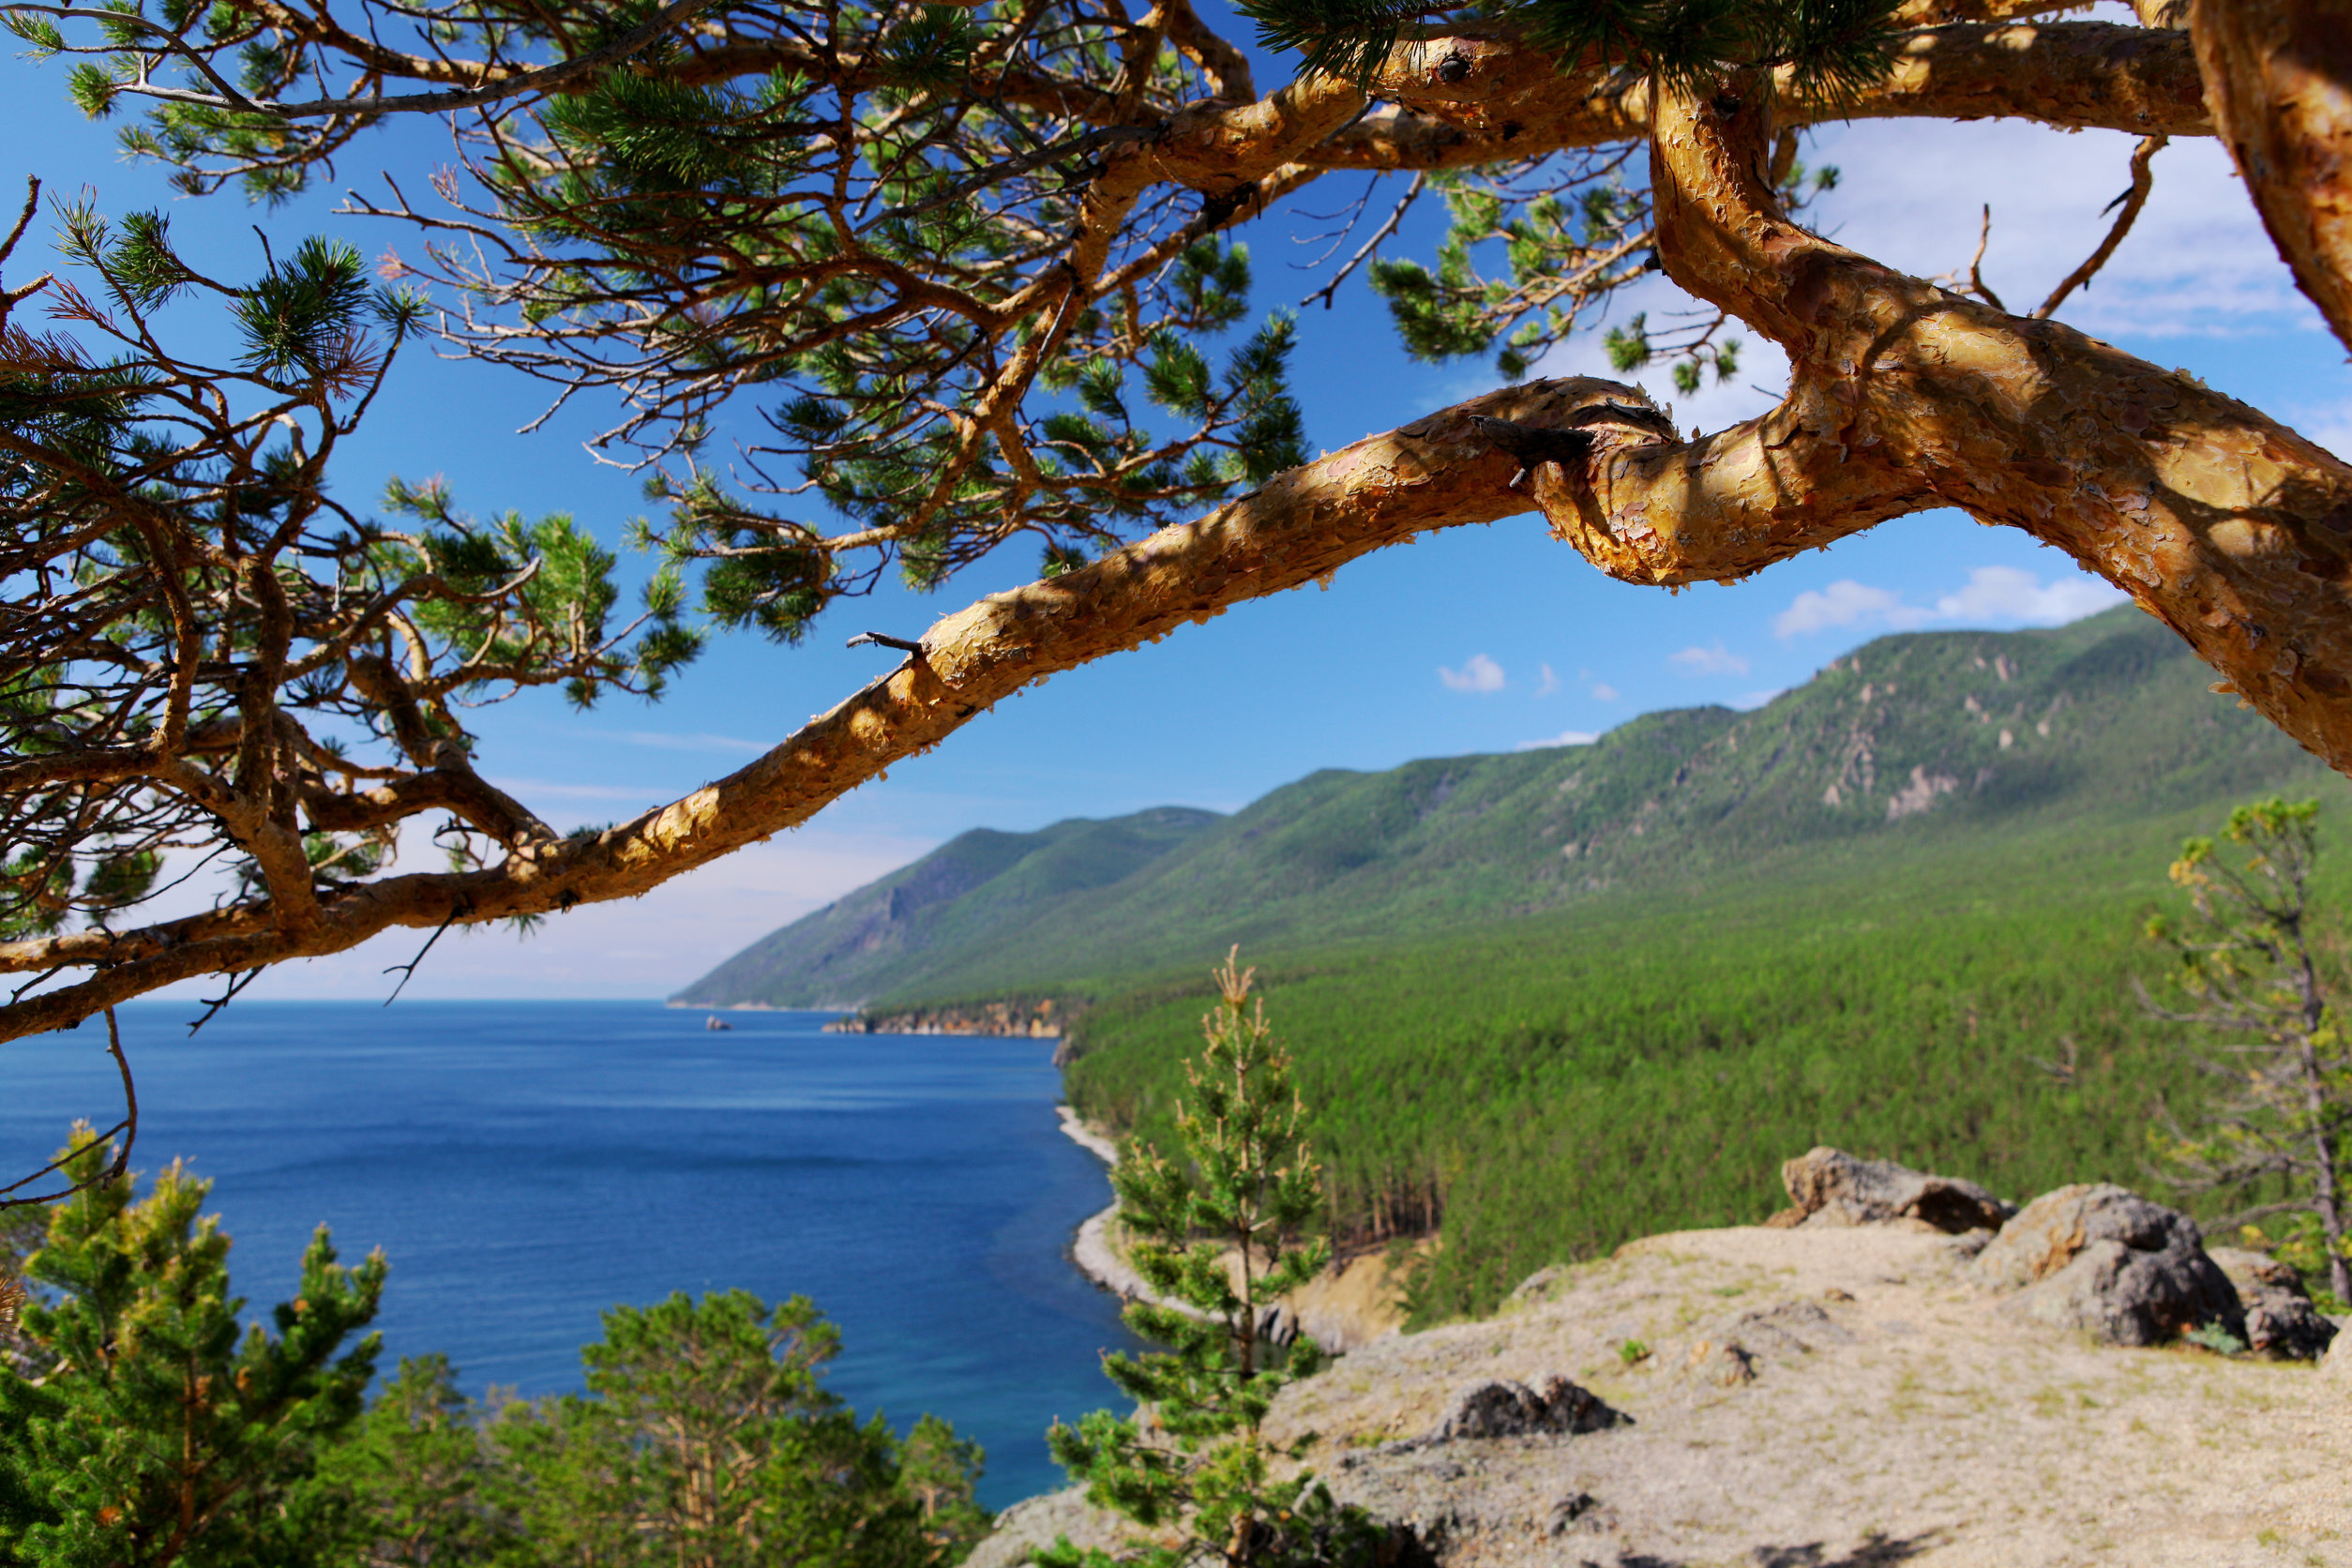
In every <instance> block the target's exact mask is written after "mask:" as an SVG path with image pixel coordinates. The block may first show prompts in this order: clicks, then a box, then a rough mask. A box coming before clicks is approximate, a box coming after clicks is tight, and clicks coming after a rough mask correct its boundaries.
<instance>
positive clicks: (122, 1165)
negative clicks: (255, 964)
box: [0, 971, 259, 1323]
mask: <svg viewBox="0 0 2352 1568" xmlns="http://www.w3.org/2000/svg"><path fill="white" fill-rule="evenodd" d="M258 972H259V971H256V973H258ZM106 1054H107V1055H109V1056H111V1057H113V1059H114V1065H115V1067H116V1068H118V1069H119V1070H120V1071H121V1073H122V1075H123V1119H122V1120H121V1121H119V1122H117V1123H114V1124H113V1126H111V1127H109V1128H107V1129H106V1130H105V1131H104V1132H102V1133H100V1134H98V1137H97V1138H96V1139H94V1140H93V1141H95V1142H99V1143H103V1142H106V1141H107V1140H108V1139H110V1138H113V1136H114V1135H115V1134H116V1133H120V1134H122V1135H123V1141H122V1142H121V1144H120V1145H118V1146H117V1147H116V1148H115V1150H114V1158H113V1161H111V1162H110V1163H109V1164H108V1165H107V1167H106V1168H105V1169H104V1170H101V1171H99V1172H98V1174H97V1175H95V1176H93V1177H91V1178H90V1179H89V1180H88V1181H86V1182H76V1183H75V1184H73V1185H71V1186H69V1187H62V1188H60V1189H59V1190H57V1191H55V1192H44V1193H39V1194H37V1195H35V1196H34V1197H31V1198H10V1197H9V1196H8V1194H10V1193H12V1192H15V1191H17V1190H18V1189H19V1188H21V1187H28V1186H31V1185H32V1184H34V1183H35V1182H38V1181H39V1180H40V1179H41V1178H42V1177H44V1176H46V1175H48V1174H49V1173H50V1172H51V1171H53V1170H54V1169H56V1168H58V1167H59V1166H62V1165H64V1164H65V1163H66V1162H67V1161H68V1160H70V1159H72V1158H73V1157H74V1156H75V1155H76V1154H78V1153H81V1152H82V1149H81V1148H80V1147H77V1148H72V1149H68V1150H67V1151H66V1152H65V1153H62V1154H60V1155H58V1156H57V1157H56V1158H55V1159H53V1160H52V1161H50V1162H49V1163H48V1164H47V1165H45V1166H42V1167H41V1168H39V1169H38V1170H36V1171H34V1172H33V1173H32V1174H31V1175H30V1176H25V1177H23V1178H20V1179H19V1180H17V1181H14V1182H11V1183H9V1184H8V1185H7V1186H5V1187H0V1209H26V1208H32V1207H34V1206H36V1205H38V1204H42V1203H59V1202H63V1201H64V1200H65V1199H68V1198H71V1197H72V1196H73V1195H74V1194H75V1193H78V1192H84V1191H87V1190H88V1189H89V1188H91V1187H94V1186H97V1185H98V1184H99V1183H101V1182H118V1181H120V1180H122V1178H123V1176H124V1175H125V1174H126V1173H127V1172H128V1170H129V1169H130V1148H131V1145H132V1144H134V1143H136V1142H138V1141H139V1091H138V1088H137V1086H136V1085H134V1084H133V1083H132V1082H131V1079H130V1059H129V1058H128V1057H127V1056H125V1055H124V1054H123V1032H122V1029H121V1028H120V1026H119V1025H117V1024H116V1023H115V1021H114V1009H113V1008H112V1007H109V1008H108V1009H106ZM83 1147H86V1145H84V1146H83ZM22 1301H23V1292H22V1291H21V1290H20V1291H19V1292H18V1293H17V1297H16V1300H15V1301H10V1300H9V1299H8V1281H6V1280H0V1323H5V1322H6V1321H7V1319H8V1315H9V1314H10V1313H11V1312H12V1311H13V1310H14V1308H15V1306H16V1304H18V1303H20V1302H22Z"/></svg>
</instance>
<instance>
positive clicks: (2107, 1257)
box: [1968, 1184, 2246, 1345]
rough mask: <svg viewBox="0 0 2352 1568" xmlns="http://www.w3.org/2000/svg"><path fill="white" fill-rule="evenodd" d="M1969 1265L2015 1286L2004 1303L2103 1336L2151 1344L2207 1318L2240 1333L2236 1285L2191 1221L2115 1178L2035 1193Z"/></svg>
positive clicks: (1991, 1280)
mask: <svg viewBox="0 0 2352 1568" xmlns="http://www.w3.org/2000/svg"><path fill="white" fill-rule="evenodd" d="M1968 1272H1969V1274H1971V1275H1972V1276H1973V1277H1974V1278H1975V1280H1976V1281H1977V1283H1978V1284H1980V1285H1983V1286H1984V1287H1985V1288H1987V1289H1994V1290H2000V1291H2014V1292H2016V1295H2015V1297H2014V1299H2013V1301H2012V1302H2011V1303H2010V1304H2009V1307H2010V1310H2013V1311H2014V1312H2016V1313H2018V1314H2019V1315H2021V1316H2023V1317H2026V1318H2029V1319H2033V1320H2035V1321H2037V1322H2043V1323H2047V1324H2050V1325H2051V1326H2053V1327H2056V1328H2068V1329H2079V1330H2082V1331H2083V1332H2085V1333H2087V1334H2090V1335H2091V1336H2092V1337H2094V1338H2096V1339H2099V1340H2102V1341H2103V1342H2105V1343H2107V1344H2110V1345H2158V1344H2162V1343H2164V1341H2166V1340H2168V1339H2171V1338H2173V1337H2174V1336H2175V1335H2177V1334H2181V1333H2184V1332H2185V1331H2187V1330H2189V1329H2194V1328H2201V1327H2205V1326H2207V1325H2211V1324H2218V1325H2220V1326H2221V1327H2222V1328H2224V1329H2226V1330H2227V1331H2228V1332H2229V1333H2230V1334H2234V1335H2236V1336H2237V1337H2238V1338H2239V1339H2241V1340H2242V1339H2244V1338H2245V1337H2246V1318H2245V1313H2244V1311H2243V1310H2242V1309H2241V1308H2240V1307H2239V1304H2238V1292H2237V1291H2236V1290H2235V1289H2231V1287H2230V1283H2229V1280H2228V1279H2227V1278H2226V1277H2225V1276H2224V1274H2223V1273H2222V1271H2221V1270H2220V1269H2219V1268H2218V1267H2216V1266H2215V1265H2214V1262H2213V1260H2212V1259H2210V1258H2208V1257H2207V1256H2206V1255H2205V1247H2204V1244H2202V1242H2200V1241H2199V1239H2198V1236H2197V1228H2196V1225H2195V1222H2194V1221H2193V1220H2191V1219H2190V1218H2189V1216H2188V1215H2186V1214H2182V1213H2180V1212H2179V1210H2177V1209H2167V1208H2165V1207H2164V1205H2163V1204H2161V1203H2151V1202H2149V1201H2148V1199H2145V1198H2142V1197H2140V1196H2139V1194H2137V1193H2134V1192H2127V1191H2125V1190H2124V1189H2123V1188H2121V1187H2118V1186H2109V1185H2105V1184H2100V1185H2096V1186H2082V1185H2077V1186H2068V1187H2060V1188H2058V1190H2057V1191H2056V1192H2049V1193H2044V1194H2043V1195H2042V1196H2041V1197H2040V1198H2037V1199H2034V1200H2033V1201H2032V1202H2031V1203H2028V1205H2026V1207H2025V1209H2024V1211H2023V1212H2021V1213H2020V1214H2018V1215H2017V1217H2016V1218H2014V1219H2013V1220H2011V1221H2010V1222H2009V1223H2008V1224H2007V1225H2004V1226H2003V1227H2001V1233H2000V1234H1999V1235H1998V1236H1996V1237H1995V1238H1994V1239H1993V1241H1992V1243H1991V1244H1989V1245H1987V1246H1986V1247H1985V1248H1984V1250H1983V1252H1981V1253H1979V1254H1977V1257H1976V1261H1975V1262H1973V1263H1971V1264H1969V1265H1968Z"/></svg>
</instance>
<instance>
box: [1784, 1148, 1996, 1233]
mask: <svg viewBox="0 0 2352 1568" xmlns="http://www.w3.org/2000/svg"><path fill="white" fill-rule="evenodd" d="M1780 1181H1781V1185H1783V1186H1785V1187H1787V1189H1788V1201H1789V1202H1791V1203H1793V1204H1795V1205H1796V1209H1795V1211H1794V1213H1793V1214H1783V1215H1777V1216H1775V1217H1774V1220H1773V1222H1772V1223H1774V1224H1775V1225H1781V1226H1804V1227H1806V1228H1808V1229H1819V1228H1825V1227H1831V1226H1856V1225H1897V1224H1903V1223H1905V1222H1911V1223H1913V1224H1916V1225H1919V1226H1922V1227H1925V1228H1927V1229H1935V1230H1941V1231H1945V1232H1947V1233H1948V1234H1951V1235H1954V1236H1957V1235H1961V1234H1963V1233H1965V1232H1967V1231H1970V1230H1980V1229H1982V1230H1998V1229H2000V1227H2001V1225H2002V1223H2003V1222H2004V1221H2006V1220H2007V1219H2008V1218H2009V1216H2010V1215H2012V1214H2015V1213H2016V1212H2017V1211H2016V1209H2015V1207H2014V1206H2013V1205H2012V1204H2008V1203H2004V1202H2002V1201H2001V1200H2000V1199H1998V1198H1996V1197H1994V1196H1993V1195H1992V1194H1991V1193H1990V1192H1987V1191H1986V1190H1985V1189H1984V1188H1983V1187H1981V1186H1979V1185H1977V1184H1975V1183H1974V1182H1969V1181H1964V1180H1962V1179H1961V1178H1960V1177H1957V1176H1931V1175H1929V1174H1928V1173H1927V1172H1926V1171H1923V1170H1913V1169H1911V1168H1909V1167H1908V1166H1901V1165H1897V1164H1895V1163H1894V1162H1893V1161H1892V1160H1862V1159H1856V1158H1855V1157H1854V1156H1853V1155H1851V1154H1849V1153H1846V1152H1845V1151H1844V1150H1843V1149H1831V1148H1827V1147H1824V1148H1818V1149H1815V1150H1812V1151H1811V1152H1809V1153H1802V1154H1800V1155H1798V1156H1797V1157H1796V1158H1795V1159H1793V1160H1789V1161H1787V1163H1786V1164H1784V1165H1783V1166H1782V1167H1781V1168H1780Z"/></svg>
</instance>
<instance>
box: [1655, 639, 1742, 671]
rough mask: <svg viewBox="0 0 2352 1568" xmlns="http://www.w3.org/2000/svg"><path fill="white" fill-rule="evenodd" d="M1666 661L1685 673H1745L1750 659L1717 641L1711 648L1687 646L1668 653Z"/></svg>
mask: <svg viewBox="0 0 2352 1568" xmlns="http://www.w3.org/2000/svg"><path fill="white" fill-rule="evenodd" d="M1666 662H1667V663H1668V664H1670V665H1672V666H1674V668H1675V669H1677V670H1680V671H1682V673H1683V674H1685V675H1744V674H1746V673H1747V672H1748V661H1747V660H1746V659H1743V658H1741V656H1739V655H1737V654H1735V653H1733V652H1732V651H1731V650H1730V649H1728V648H1726V647H1725V646H1724V645H1723V644H1722V643H1721V642H1717V643H1716V644H1715V645H1714V646H1713V647H1711V648H1698V647H1691V648H1685V649H1683V650H1682V651H1681V653H1679V654H1668V655H1667V656H1666Z"/></svg>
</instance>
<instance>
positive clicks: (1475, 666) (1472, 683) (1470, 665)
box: [1438, 654, 1502, 691]
mask: <svg viewBox="0 0 2352 1568" xmlns="http://www.w3.org/2000/svg"><path fill="white" fill-rule="evenodd" d="M1438 679H1439V680H1440V681H1443V682H1444V683H1445V684H1446V685H1447V686H1450V687H1452V688H1453V689H1454V690H1455V691H1500V690H1501V689H1502V666H1501V665H1500V664H1497V663H1496V662H1495V661H1494V660H1493V659H1490V658H1488V657H1487V656H1485V654H1472V655H1470V658H1469V659H1468V660H1467V661H1466V662H1465V663H1464V664H1463V666H1462V668H1461V669H1459V670H1448V669H1446V668H1445V666H1443V665H1440V666H1438Z"/></svg>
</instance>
